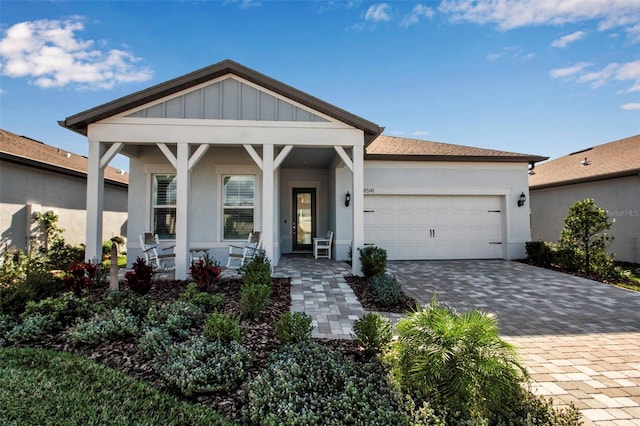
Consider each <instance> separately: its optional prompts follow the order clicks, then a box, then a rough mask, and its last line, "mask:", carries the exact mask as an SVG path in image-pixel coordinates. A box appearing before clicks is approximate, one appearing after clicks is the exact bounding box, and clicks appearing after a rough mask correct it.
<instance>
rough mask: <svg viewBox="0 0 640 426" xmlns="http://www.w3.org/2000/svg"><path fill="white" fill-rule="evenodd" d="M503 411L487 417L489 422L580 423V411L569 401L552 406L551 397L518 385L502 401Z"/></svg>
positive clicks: (526, 424) (563, 425) (555, 425)
mask: <svg viewBox="0 0 640 426" xmlns="http://www.w3.org/2000/svg"><path fill="white" fill-rule="evenodd" d="M503 403H504V404H503V411H502V412H500V413H496V414H493V415H492V416H490V417H489V419H488V421H489V424H492V425H493V424H497V425H514V426H529V425H548V426H574V425H581V424H582V420H581V418H582V416H581V414H580V411H579V410H577V409H576V408H575V406H574V405H573V403H570V404H569V406H568V407H566V408H561V409H559V408H554V407H553V401H552V400H551V399H545V398H543V397H538V396H536V395H534V394H533V393H532V392H531V391H530V390H528V389H525V388H523V387H520V388H519V389H516V391H515V392H514V393H513V394H512V395H510V396H509V399H507V400H505V401H503Z"/></svg>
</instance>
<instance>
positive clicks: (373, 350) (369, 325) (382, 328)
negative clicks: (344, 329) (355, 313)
mask: <svg viewBox="0 0 640 426" xmlns="http://www.w3.org/2000/svg"><path fill="white" fill-rule="evenodd" d="M353 332H354V333H355V335H356V343H357V344H358V345H359V346H361V347H362V348H363V349H364V353H365V355H367V356H373V355H376V354H379V353H381V352H382V351H383V350H384V348H385V347H386V346H387V345H388V344H389V342H391V339H392V338H393V331H392V328H391V321H389V320H388V319H386V318H383V317H382V316H381V315H380V314H376V313H368V314H365V315H364V316H363V317H362V318H360V319H358V320H356V321H355V322H354V323H353Z"/></svg>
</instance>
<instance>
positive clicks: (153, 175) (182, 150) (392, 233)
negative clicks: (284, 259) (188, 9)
mask: <svg viewBox="0 0 640 426" xmlns="http://www.w3.org/2000/svg"><path fill="white" fill-rule="evenodd" d="M60 124H61V125H62V126H64V127H66V128H68V129H70V130H73V131H75V132H78V133H80V134H82V135H86V136H87V138H88V140H89V185H88V188H87V191H88V197H87V210H88V212H89V220H88V222H87V256H91V255H92V254H93V252H95V251H96V250H97V249H98V247H99V246H98V242H99V237H98V236H99V235H101V228H102V222H101V215H100V211H101V207H100V206H101V205H102V203H103V201H102V195H101V194H102V193H101V190H100V189H101V188H102V185H103V183H102V182H103V180H104V177H103V173H104V172H103V170H104V166H105V165H106V164H108V163H109V161H110V160H111V158H113V156H114V155H116V154H117V153H121V154H124V155H126V156H128V157H129V158H130V173H131V180H130V185H129V206H128V209H129V212H130V215H129V224H128V225H129V226H128V233H129V235H128V237H129V238H128V240H129V244H130V245H129V247H128V253H129V254H130V255H131V256H135V255H136V253H137V254H139V253H141V251H140V247H138V246H137V245H136V241H137V240H138V239H137V236H138V235H139V234H142V233H143V232H145V231H151V232H154V233H157V234H158V235H159V237H160V238H161V239H163V241H164V242H165V244H167V245H168V244H170V245H175V253H176V271H175V274H176V277H177V278H185V277H186V276H187V272H188V259H189V252H190V251H191V250H196V249H206V250H208V251H209V252H210V254H211V255H212V256H213V257H215V258H216V259H218V260H220V261H221V262H222V263H224V262H225V261H226V256H227V252H228V251H227V248H228V245H229V244H230V243H231V242H234V241H238V240H245V239H246V237H247V234H248V232H250V231H251V230H252V229H256V230H260V231H261V232H262V242H263V247H264V249H265V251H266V254H267V256H268V257H269V258H270V259H271V261H272V263H273V264H274V265H277V263H278V261H279V259H280V256H281V255H282V254H286V253H297V252H307V251H309V252H310V251H311V244H312V238H313V237H314V236H316V235H318V236H321V235H324V234H326V232H327V231H333V232H334V250H333V253H332V256H333V257H334V258H336V259H346V258H348V256H349V254H350V252H353V262H352V265H353V266H352V267H353V271H354V273H360V260H359V256H358V252H357V249H358V248H362V247H364V246H365V245H366V244H375V245H377V246H380V247H382V248H385V249H386V250H387V251H388V254H389V259H451V258H455V259H460V258H505V259H511V258H517V257H523V256H524V253H525V250H524V243H525V242H526V241H527V240H529V239H530V230H529V211H528V208H522V207H519V206H522V205H523V203H520V202H519V201H518V200H520V198H525V199H526V197H527V195H528V182H527V169H528V167H529V164H531V163H535V162H536V161H542V160H544V159H546V157H539V156H533V155H525V154H516V153H510V152H502V151H494V150H487V149H479V148H471V147H463V146H457V145H449V144H442V143H433V142H426V141H419V140H413V139H402V138H393V137H389V136H381V133H382V131H383V128H382V127H380V126H378V125H377V124H375V123H372V122H370V121H368V120H365V119H363V118H361V117H358V116H356V115H354V114H352V113H350V112H347V111H345V110H343V109H340V108H338V107H336V106H333V105H330V104H328V103H326V102H324V101H322V100H320V99H318V98H315V97H313V96H311V95H308V94H306V93H304V92H301V91H299V90H297V89H295V88H293V87H291V86H288V85H286V84H283V83H281V82H279V81H276V80H274V79H272V78H270V77H267V76H265V75H263V74H260V73H258V72H256V71H254V70H251V69H249V68H246V67H244V66H242V65H240V64H238V63H236V62H233V61H230V60H225V61H223V62H220V63H217V64H215V65H212V66H209V67H207V68H203V69H200V70H198V71H195V72H192V73H190V74H187V75H184V76H182V77H178V78H176V79H173V80H170V81H167V82H165V83H162V84H159V85H156V86H153V87H151V88H149V89H146V90H142V91H140V92H137V93H133V94H131V95H129V96H125V97H123V98H120V99H116V100H114V101H113V102H110V103H107V104H104V105H100V106H97V107H95V108H92V109H90V110H87V111H84V112H81V113H79V114H76V115H73V116H70V117H68V118H67V119H66V120H64V121H62V122H60Z"/></svg>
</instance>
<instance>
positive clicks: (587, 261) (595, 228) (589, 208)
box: [560, 198, 614, 274]
mask: <svg viewBox="0 0 640 426" xmlns="http://www.w3.org/2000/svg"><path fill="white" fill-rule="evenodd" d="M613 223H614V220H609V216H608V215H607V212H606V211H605V210H604V209H602V208H600V207H598V206H597V204H596V202H595V201H594V200H593V199H592V198H587V199H585V200H582V201H578V202H577V203H575V204H574V205H573V206H571V207H570V208H569V215H568V216H567V217H566V218H565V219H564V228H563V229H562V233H561V234H560V249H561V250H569V251H571V252H573V253H574V254H575V255H583V256H584V257H583V266H584V272H585V273H587V274H589V272H590V270H591V260H592V259H593V258H594V257H595V256H605V257H609V255H608V254H607V252H606V246H605V242H606V241H609V240H613V237H609V236H607V234H606V233H605V232H604V231H606V230H608V229H609V228H611V225H613ZM580 257H582V256H580Z"/></svg>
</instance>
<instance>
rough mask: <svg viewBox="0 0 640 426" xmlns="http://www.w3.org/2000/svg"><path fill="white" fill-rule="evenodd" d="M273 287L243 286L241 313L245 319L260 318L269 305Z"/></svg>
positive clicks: (241, 291) (262, 285)
mask: <svg viewBox="0 0 640 426" xmlns="http://www.w3.org/2000/svg"><path fill="white" fill-rule="evenodd" d="M269 297H271V286H269V285H265V284H243V285H242V287H241V288H240V312H241V313H242V316H243V317H245V318H250V319H253V318H258V317H259V316H260V314H261V313H262V311H263V310H264V308H266V307H267V305H268V304H269Z"/></svg>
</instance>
